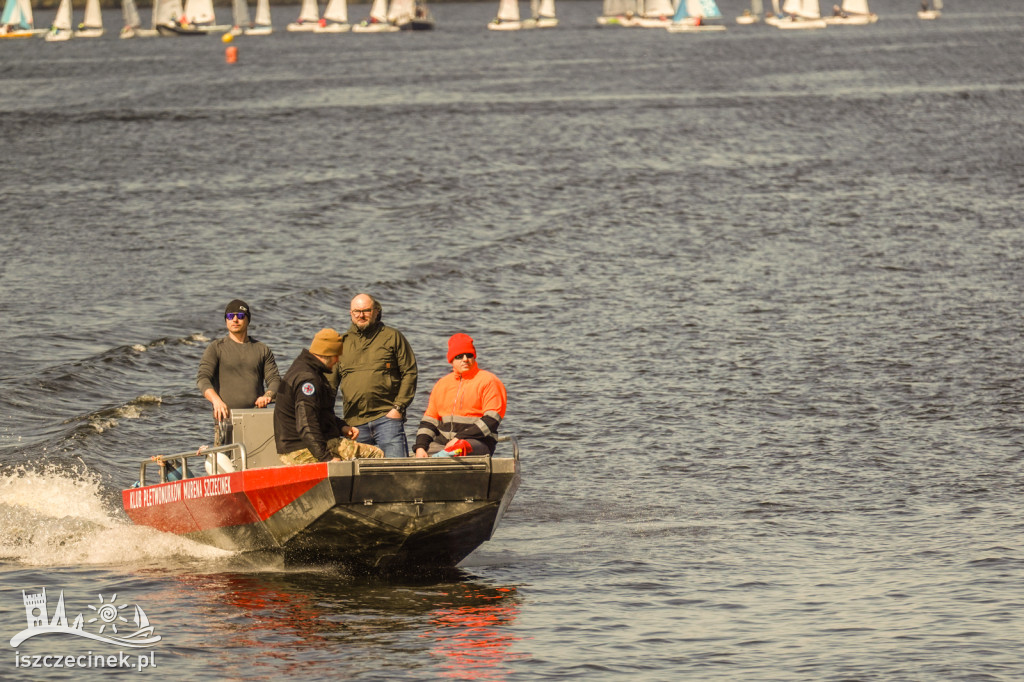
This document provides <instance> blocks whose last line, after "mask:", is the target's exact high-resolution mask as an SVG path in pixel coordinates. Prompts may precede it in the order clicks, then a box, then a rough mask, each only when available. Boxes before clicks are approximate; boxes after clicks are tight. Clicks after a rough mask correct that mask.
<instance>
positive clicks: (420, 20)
mask: <svg viewBox="0 0 1024 682" xmlns="http://www.w3.org/2000/svg"><path fill="white" fill-rule="evenodd" d="M766 5H767V7H766ZM122 14H123V18H124V26H123V27H122V28H121V31H120V34H119V35H120V37H121V38H139V37H149V36H156V35H166V36H181V35H208V34H210V33H224V32H228V33H230V34H232V35H236V36H237V35H246V36H250V35H253V36H256V35H269V34H270V33H272V32H273V25H272V22H271V17H270V0H256V11H255V15H254V16H253V17H252V18H250V14H249V0H233V2H232V23H231V24H218V23H217V19H216V16H215V14H214V8H213V0H184V4H183V0H153V13H152V24H151V28H148V29H147V28H143V27H142V20H141V17H140V16H139V9H138V5H137V4H136V0H122ZM941 14H942V0H921V5H920V10H919V11H918V12H917V16H918V18H919V19H922V20H933V19H937V18H939V16H941ZM72 15H73V8H72V0H61V2H60V5H59V7H58V8H57V14H56V16H55V18H54V20H53V24H52V26H50V28H49V29H37V28H35V25H34V22H33V15H32V5H31V0H4V6H3V14H2V15H0V38H28V37H32V36H35V35H40V34H42V35H43V36H44V38H45V39H46V40H47V41H48V42H61V41H66V40H70V39H71V38H98V37H100V36H102V35H103V34H104V28H103V16H102V11H101V9H100V0H86V3H85V13H84V16H83V20H82V22H81V23H79V24H78V25H77V27H76V25H75V23H74V19H73V16H72ZM721 19H722V12H721V10H720V9H719V7H718V5H717V3H716V1H715V0H603V4H602V9H601V15H600V16H598V17H597V23H598V24H599V25H601V26H621V27H637V28H664V29H667V30H668V31H669V32H672V33H696V32H706V31H724V30H726V27H725V25H724V24H722V23H719V22H718V20H721ZM876 21H878V15H877V14H874V13H873V12H871V11H870V9H869V7H868V0H841V3H837V4H834V5H833V6H832V12H831V14H830V15H826V16H822V13H821V6H820V0H750V8H749V9H745V10H744V11H743V13H742V14H741V15H740V16H738V17H736V23H737V24H740V25H752V24H758V23H765V24H767V25H770V26H775V27H777V28H780V29H784V30H800V29H819V28H825V27H827V26H862V25H867V24H873V23H875V22H876ZM556 26H558V18H557V15H556V12H555V0H530V9H529V16H528V17H523V16H522V15H520V9H519V0H498V12H497V15H496V16H495V18H494V19H493V20H491V22H490V23H488V25H487V28H488V29H489V30H492V31H518V30H523V29H534V28H553V27H556ZM432 28H434V18H433V16H432V15H431V13H430V10H429V9H428V8H427V6H426V4H425V2H424V1H423V0H373V4H372V5H371V7H370V11H369V15H368V16H367V17H366V18H365V19H364V20H362V21H360V22H359V23H357V24H350V23H349V17H348V0H328V2H327V5H326V7H325V8H324V11H323V13H322V14H321V12H320V7H319V4H318V1H317V0H302V5H301V7H300V10H299V16H298V18H297V19H296V21H294V22H291V23H289V24H288V25H287V26H286V29H287V30H288V31H293V32H309V33H345V32H349V31H351V32H352V33H391V32H395V31H401V30H429V29H432Z"/></svg>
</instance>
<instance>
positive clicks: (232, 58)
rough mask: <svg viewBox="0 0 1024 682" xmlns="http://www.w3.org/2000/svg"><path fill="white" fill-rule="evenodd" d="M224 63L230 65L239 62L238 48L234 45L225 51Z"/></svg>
mask: <svg viewBox="0 0 1024 682" xmlns="http://www.w3.org/2000/svg"><path fill="white" fill-rule="evenodd" d="M224 61H226V62H227V63H228V64H234V63H235V62H237V61H238V48H237V47H235V46H234V45H232V46H230V47H228V48H227V49H226V50H224Z"/></svg>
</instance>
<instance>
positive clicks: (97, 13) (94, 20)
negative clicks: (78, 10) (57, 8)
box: [82, 0, 103, 28]
mask: <svg viewBox="0 0 1024 682" xmlns="http://www.w3.org/2000/svg"><path fill="white" fill-rule="evenodd" d="M82 24H83V25H84V28H103V11H102V10H101V9H100V0H85V19H84V20H83V21H82Z"/></svg>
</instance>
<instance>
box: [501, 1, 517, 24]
mask: <svg viewBox="0 0 1024 682" xmlns="http://www.w3.org/2000/svg"><path fill="white" fill-rule="evenodd" d="M498 18H499V19H501V20H502V21H519V0H501V1H500V2H499V3H498Z"/></svg>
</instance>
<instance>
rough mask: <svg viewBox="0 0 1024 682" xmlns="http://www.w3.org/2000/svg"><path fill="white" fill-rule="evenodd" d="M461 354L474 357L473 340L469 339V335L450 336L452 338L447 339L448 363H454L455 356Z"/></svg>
mask: <svg viewBox="0 0 1024 682" xmlns="http://www.w3.org/2000/svg"><path fill="white" fill-rule="evenodd" d="M463 353H472V354H473V357H476V348H474V347H473V339H472V338H470V336H469V334H463V333H461V332H459V333H458V334H452V338H450V339H448V362H454V361H455V356H456V355H462V354H463Z"/></svg>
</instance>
